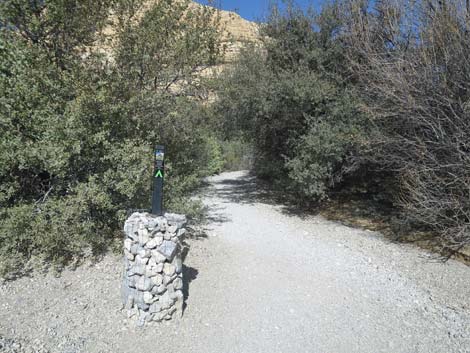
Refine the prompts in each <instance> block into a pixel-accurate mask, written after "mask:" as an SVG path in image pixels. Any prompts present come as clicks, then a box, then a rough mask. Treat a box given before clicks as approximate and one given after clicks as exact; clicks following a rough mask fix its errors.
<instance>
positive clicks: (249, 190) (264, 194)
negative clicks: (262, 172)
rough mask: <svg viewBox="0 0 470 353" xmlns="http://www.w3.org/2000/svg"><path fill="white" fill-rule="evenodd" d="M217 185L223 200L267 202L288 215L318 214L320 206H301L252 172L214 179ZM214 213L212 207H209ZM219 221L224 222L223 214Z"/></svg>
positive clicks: (245, 202) (217, 194)
mask: <svg viewBox="0 0 470 353" xmlns="http://www.w3.org/2000/svg"><path fill="white" fill-rule="evenodd" d="M212 185H213V186H214V187H215V191H214V194H215V196H216V197H218V198H220V199H222V201H223V202H232V203H237V204H248V205H254V204H266V205H275V206H279V207H280V209H279V210H280V211H281V212H282V213H284V214H287V215H295V216H298V217H300V218H305V217H308V216H312V215H316V214H318V207H317V206H315V205H311V204H310V205H308V206H301V205H299V204H297V203H296V202H295V198H293V197H292V196H289V194H288V193H287V192H284V191H281V190H276V189H274V188H273V187H272V186H270V185H268V183H267V182H265V181H263V180H260V179H258V178H256V177H255V176H253V175H252V174H248V173H247V174H246V175H243V176H239V177H237V178H236V179H232V178H225V179H221V180H214V181H212ZM209 211H210V212H209V213H212V211H213V210H212V209H209ZM215 214H216V215H217V212H216V213H215ZM218 221H219V222H224V221H226V220H224V216H222V217H221V218H220V219H219V220H218Z"/></svg>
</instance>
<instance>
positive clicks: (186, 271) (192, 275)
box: [182, 265, 199, 314]
mask: <svg viewBox="0 0 470 353" xmlns="http://www.w3.org/2000/svg"><path fill="white" fill-rule="evenodd" d="M198 274H199V271H198V270H196V269H195V268H194V267H190V266H186V265H183V278H184V281H183V289H182V291H183V296H184V302H183V313H182V314H184V311H185V310H186V307H187V301H188V298H189V284H190V283H191V282H192V281H193V280H195V279H196V278H197V275H198Z"/></svg>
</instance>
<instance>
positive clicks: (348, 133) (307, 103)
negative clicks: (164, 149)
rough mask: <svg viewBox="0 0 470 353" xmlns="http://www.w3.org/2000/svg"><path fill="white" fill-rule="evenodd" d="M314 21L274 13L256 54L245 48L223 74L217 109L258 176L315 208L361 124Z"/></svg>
mask: <svg viewBox="0 0 470 353" xmlns="http://www.w3.org/2000/svg"><path fill="white" fill-rule="evenodd" d="M321 19H322V21H318V23H317V24H316V23H314V22H313V21H312V17H310V16H308V15H307V14H305V13H304V12H302V11H300V10H297V9H296V8H294V7H288V9H287V12H285V13H280V12H279V11H278V10H277V9H276V8H275V9H274V11H273V13H272V15H271V17H270V19H269V21H268V22H267V24H265V26H264V28H263V34H264V35H265V36H266V37H265V38H268V39H266V40H265V42H264V45H263V48H262V49H260V48H247V49H246V50H245V51H244V52H243V53H242V57H241V59H240V61H239V62H238V65H237V66H236V67H235V68H234V69H233V70H230V71H228V72H226V73H225V76H224V77H223V78H222V79H221V82H220V86H219V96H220V101H219V102H218V111H219V114H221V115H223V116H224V121H225V129H226V131H227V132H228V133H231V131H233V130H235V131H242V132H243V133H244V134H245V135H246V136H248V137H249V138H250V139H251V141H252V142H253V145H254V169H255V171H256V173H257V174H258V175H259V176H261V177H265V178H269V179H271V180H273V181H275V182H278V181H282V183H283V185H284V187H285V188H287V189H288V190H290V191H292V192H295V193H296V194H297V195H298V196H300V197H303V198H306V199H311V198H314V199H317V200H320V199H322V198H325V197H326V196H327V193H328V189H329V188H330V187H332V186H333V185H336V184H337V183H338V182H340V181H341V180H342V177H343V175H344V173H345V172H346V171H347V170H349V167H348V163H349V161H350V159H351V157H352V156H353V154H354V151H355V150H356V149H357V146H358V145H359V144H360V141H361V136H362V134H363V128H362V127H363V123H364V121H363V120H364V119H363V116H362V115H361V114H360V113H359V112H358V109H357V99H356V98H355V96H354V94H353V93H352V91H351V90H350V89H349V88H348V87H347V86H346V85H344V84H342V83H341V82H340V70H342V67H343V66H344V58H343V57H341V56H339V57H336V58H335V57H334V55H332V54H331V53H332V52H336V51H337V48H336V44H335V43H334V42H333V41H332V36H333V35H334V28H333V26H332V23H333V20H328V19H325V18H321ZM318 24H320V25H323V27H321V30H320V31H317V30H315V26H316V25H318ZM334 60H336V61H334Z"/></svg>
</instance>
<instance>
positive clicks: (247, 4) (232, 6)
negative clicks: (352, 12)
mask: <svg viewBox="0 0 470 353" xmlns="http://www.w3.org/2000/svg"><path fill="white" fill-rule="evenodd" d="M196 2H199V3H201V4H207V0H196ZM322 2H324V0H295V3H296V4H297V5H299V6H301V7H303V8H306V7H307V6H308V4H313V5H314V7H315V8H316V9H319V8H320V6H321V3H322ZM270 3H272V0H216V1H215V4H216V5H220V7H221V8H222V9H223V10H229V11H235V12H237V13H238V14H239V15H240V16H242V17H243V18H246V19H247V20H250V21H257V20H263V19H264V18H265V17H266V15H267V14H268V10H269V4H270Z"/></svg>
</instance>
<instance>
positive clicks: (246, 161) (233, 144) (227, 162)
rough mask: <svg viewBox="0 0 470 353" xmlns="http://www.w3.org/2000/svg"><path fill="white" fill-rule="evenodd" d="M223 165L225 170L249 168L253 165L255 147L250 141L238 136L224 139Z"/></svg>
mask: <svg viewBox="0 0 470 353" xmlns="http://www.w3.org/2000/svg"><path fill="white" fill-rule="evenodd" d="M221 148H222V155H223V167H222V169H223V170H225V171H236V170H249V169H251V167H252V158H253V148H252V146H251V143H250V142H249V141H246V139H244V138H241V137H238V138H233V139H230V140H225V141H222V147H221Z"/></svg>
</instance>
